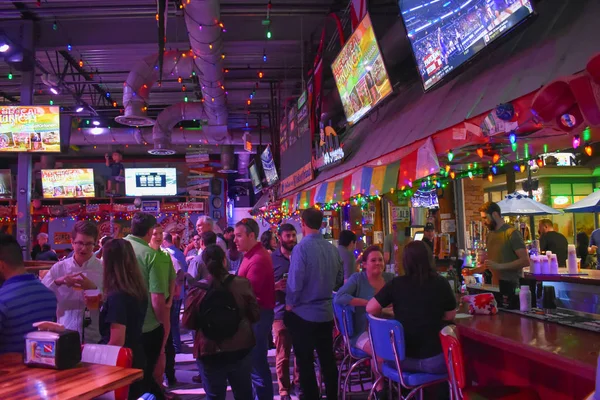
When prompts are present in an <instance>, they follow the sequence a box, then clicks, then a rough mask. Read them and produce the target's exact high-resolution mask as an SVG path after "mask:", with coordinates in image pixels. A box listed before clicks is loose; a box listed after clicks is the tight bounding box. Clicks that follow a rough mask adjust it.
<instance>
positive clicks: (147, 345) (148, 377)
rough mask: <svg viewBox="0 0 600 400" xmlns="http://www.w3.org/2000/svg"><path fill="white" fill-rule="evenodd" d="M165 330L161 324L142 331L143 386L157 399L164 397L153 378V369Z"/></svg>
mask: <svg viewBox="0 0 600 400" xmlns="http://www.w3.org/2000/svg"><path fill="white" fill-rule="evenodd" d="M164 335H165V330H164V328H163V326H162V325H160V326H159V327H158V328H156V329H155V330H153V331H150V332H147V333H142V340H141V341H142V347H143V348H144V354H145V355H146V367H145V368H144V379H143V383H144V388H145V391H146V392H148V393H152V394H153V395H154V396H156V399H157V400H162V399H164V398H165V397H164V394H163V391H162V388H161V387H160V385H159V384H158V382H156V380H155V379H154V369H155V368H156V364H157V362H158V357H159V356H160V352H161V347H162V341H163V337H164Z"/></svg>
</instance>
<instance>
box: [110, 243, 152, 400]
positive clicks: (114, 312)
mask: <svg viewBox="0 0 600 400" xmlns="http://www.w3.org/2000/svg"><path fill="white" fill-rule="evenodd" d="M102 255H103V257H102V263H103V266H104V282H103V288H104V304H103V305H102V308H101V310H100V334H101V335H102V340H101V343H104V344H109V345H113V346H121V347H127V348H130V349H131V350H132V352H133V368H138V369H143V368H144V366H145V364H146V358H145V355H144V349H143V347H142V345H141V338H142V326H143V324H144V318H145V317H146V310H147V308H148V291H147V289H146V284H145V283H144V278H143V277H142V272H141V271H140V268H139V266H138V263H137V260H136V258H135V253H134V251H133V247H132V246H131V243H129V242H128V241H126V240H123V239H112V240H109V241H108V242H107V243H106V244H104V246H103V248H102ZM147 389H148V388H147V387H146V385H145V383H144V382H143V381H139V382H136V383H134V384H132V385H131V386H130V387H129V398H130V399H137V398H138V397H139V396H141V395H143V394H144V393H145V392H147V391H148V390H147Z"/></svg>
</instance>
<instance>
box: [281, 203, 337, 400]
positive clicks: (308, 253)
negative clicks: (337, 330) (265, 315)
mask: <svg viewBox="0 0 600 400" xmlns="http://www.w3.org/2000/svg"><path fill="white" fill-rule="evenodd" d="M322 223H323V213H322V212H321V211H320V210H317V209H316V208H309V209H307V210H305V211H304V212H303V213H302V235H303V239H302V241H301V242H300V243H299V244H298V245H297V246H296V247H294V250H293V251H292V257H291V263H290V271H289V275H288V279H287V285H286V297H285V303H286V311H287V312H286V313H285V317H284V322H285V325H286V326H287V328H288V329H289V331H290V334H291V335H292V343H293V346H294V354H295V355H296V360H297V364H298V368H299V369H300V388H301V391H302V393H303V395H304V398H306V399H318V398H319V397H320V396H319V388H318V387H317V379H316V376H315V370H314V366H313V362H314V360H313V353H314V350H315V349H316V350H317V354H318V356H319V363H320V365H321V372H322V373H323V377H324V381H325V388H326V392H327V398H328V399H330V400H332V399H333V400H335V399H337V392H338V382H337V373H338V371H337V366H336V363H335V358H334V355H333V305H332V297H333V296H332V294H333V291H334V290H336V289H338V288H339V287H340V286H342V284H343V283H344V272H343V270H342V260H341V259H340V254H339V252H338V250H337V249H336V248H335V247H334V246H333V245H332V244H331V243H329V242H328V241H326V240H325V239H323V236H322V235H321V233H320V231H319V230H320V228H321V224H322Z"/></svg>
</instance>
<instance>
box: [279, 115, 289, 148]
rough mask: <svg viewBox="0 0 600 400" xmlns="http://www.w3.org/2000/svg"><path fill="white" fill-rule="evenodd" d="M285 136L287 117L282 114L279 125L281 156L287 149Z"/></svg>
mask: <svg viewBox="0 0 600 400" xmlns="http://www.w3.org/2000/svg"><path fill="white" fill-rule="evenodd" d="M287 134H288V133H287V116H286V114H285V113H283V118H281V123H280V124H279V147H280V153H281V154H283V153H285V151H286V150H287V149H288V137H287Z"/></svg>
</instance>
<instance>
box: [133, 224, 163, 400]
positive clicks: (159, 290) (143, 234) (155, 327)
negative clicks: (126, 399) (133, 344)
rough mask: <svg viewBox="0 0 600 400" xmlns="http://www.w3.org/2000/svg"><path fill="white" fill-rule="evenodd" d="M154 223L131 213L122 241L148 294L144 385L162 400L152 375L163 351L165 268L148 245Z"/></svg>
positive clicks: (160, 391)
mask: <svg viewBox="0 0 600 400" xmlns="http://www.w3.org/2000/svg"><path fill="white" fill-rule="evenodd" d="M155 225H156V218H155V217H154V216H153V215H151V214H146V213H141V212H139V213H137V214H135V215H134V216H133V219H132V220H131V234H130V235H128V236H127V237H126V238H125V240H127V241H129V242H130V243H131V245H132V246H133V251H134V252H135V256H136V258H137V262H138V264H139V267H140V270H141V271H142V276H143V277H144V281H145V282H146V285H147V288H148V293H149V299H148V310H147V311H146V318H145V319H144V326H143V327H142V346H143V347H144V353H145V354H146V367H145V368H144V380H143V383H144V388H145V389H146V392H149V393H152V394H153V395H155V396H156V398H157V399H164V398H165V397H164V393H163V390H162V388H161V387H160V385H159V384H158V382H157V381H156V380H155V379H154V376H153V374H154V369H155V367H156V364H157V362H158V359H159V357H160V356H161V354H163V353H164V345H163V344H164V341H165V338H164V334H165V331H164V328H163V324H165V323H166V321H168V319H169V313H168V307H167V298H168V297H169V270H168V269H167V268H162V265H161V262H160V261H161V259H160V257H157V255H158V252H157V251H156V250H154V249H152V248H151V247H150V246H149V245H148V243H149V242H150V240H151V238H152V233H153V229H154V226H155Z"/></svg>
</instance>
